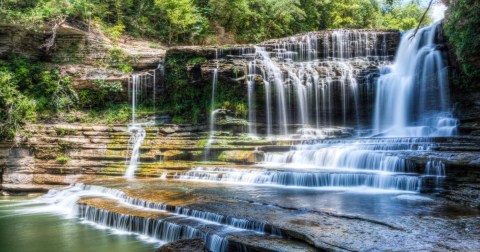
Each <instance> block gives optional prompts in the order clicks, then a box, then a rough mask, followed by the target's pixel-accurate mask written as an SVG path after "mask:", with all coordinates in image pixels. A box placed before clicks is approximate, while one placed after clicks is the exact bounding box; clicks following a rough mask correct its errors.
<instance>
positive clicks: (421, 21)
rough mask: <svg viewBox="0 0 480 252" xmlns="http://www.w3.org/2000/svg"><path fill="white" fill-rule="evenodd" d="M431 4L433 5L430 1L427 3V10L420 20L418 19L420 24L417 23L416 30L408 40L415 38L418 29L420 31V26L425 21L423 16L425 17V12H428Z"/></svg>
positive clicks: (431, 0)
mask: <svg viewBox="0 0 480 252" xmlns="http://www.w3.org/2000/svg"><path fill="white" fill-rule="evenodd" d="M432 3H433V0H430V3H428V7H427V9H426V10H425V12H424V13H423V16H422V19H420V22H418V26H417V28H415V32H414V33H413V34H412V35H411V36H410V38H408V39H412V38H414V37H415V35H417V32H418V29H420V25H422V23H423V20H424V19H425V16H426V15H427V12H428V11H429V10H430V7H432Z"/></svg>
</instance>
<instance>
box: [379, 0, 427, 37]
mask: <svg viewBox="0 0 480 252" xmlns="http://www.w3.org/2000/svg"><path fill="white" fill-rule="evenodd" d="M387 2H388V3H386V6H385V11H384V15H383V20H382V26H383V27H385V28H390V29H397V30H401V31H404V30H410V29H413V28H415V27H417V26H418V23H419V22H420V19H421V17H422V15H423V13H424V12H425V9H423V8H419V7H418V5H417V4H416V3H415V2H411V3H408V4H406V5H405V4H403V3H402V2H401V1H395V0H393V1H392V0H390V1H387ZM430 23H432V19H431V18H430V17H429V16H428V15H427V16H426V17H425V20H423V23H422V25H428V24H430Z"/></svg>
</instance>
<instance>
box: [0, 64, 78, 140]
mask: <svg viewBox="0 0 480 252" xmlns="http://www.w3.org/2000/svg"><path fill="white" fill-rule="evenodd" d="M77 102H78V98H77V95H76V93H75V91H74V90H73V89H72V87H71V85H70V78H68V77H65V76H62V75H61V74H60V73H59V72H58V71H57V70H55V69H48V68H47V67H46V66H44V65H42V64H38V63H35V62H31V61H30V60H28V59H26V58H12V59H10V60H9V61H8V62H3V61H0V138H13V137H14V135H15V133H16V132H18V131H19V130H20V129H21V128H22V126H23V125H24V124H25V123H26V122H29V121H35V119H36V115H37V113H41V114H46V113H57V112H58V111H69V110H70V109H72V108H74V107H75V106H76V104H77Z"/></svg>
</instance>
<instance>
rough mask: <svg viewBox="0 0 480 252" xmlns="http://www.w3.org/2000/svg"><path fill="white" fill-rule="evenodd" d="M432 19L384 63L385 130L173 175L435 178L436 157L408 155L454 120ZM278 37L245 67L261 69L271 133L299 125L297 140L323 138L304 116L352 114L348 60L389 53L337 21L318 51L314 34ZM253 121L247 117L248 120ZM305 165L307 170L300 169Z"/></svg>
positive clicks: (343, 183) (379, 120)
mask: <svg viewBox="0 0 480 252" xmlns="http://www.w3.org/2000/svg"><path fill="white" fill-rule="evenodd" d="M437 28H438V24H434V25H432V26H430V27H426V28H422V29H421V30H419V32H418V34H417V36H416V37H415V38H413V39H411V40H410V39H409V36H410V34H411V32H409V33H407V34H405V35H404V36H403V38H402V40H401V44H400V46H399V49H398V52H397V56H396V59H395V63H394V64H393V65H392V66H389V67H384V68H382V71H381V76H380V79H379V80H378V83H377V87H376V103H375V116H374V132H375V135H376V136H377V137H378V136H386V137H390V138H384V139H378V138H372V139H358V140H348V141H342V140H340V141H323V142H322V141H321V142H310V143H308V142H306V143H307V144H302V145H297V146H293V147H292V150H291V151H289V152H287V153H266V156H265V164H264V165H265V166H267V167H270V168H272V169H273V168H277V169H278V168H281V169H287V170H281V171H278V170H262V171H259V170H240V169H239V170H221V171H216V170H214V171H212V170H205V169H194V170H192V171H190V172H186V173H177V174H175V175H174V178H176V179H183V180H189V179H193V180H199V181H215V182H227V183H247V184H272V185H282V186H301V187H326V188H348V187H367V188H378V189H386V190H403V191H413V192H418V191H421V190H423V189H425V187H426V186H428V185H427V184H425V183H423V180H424V178H428V177H434V178H435V180H436V181H437V182H435V185H436V186H438V184H439V181H440V179H441V178H442V177H444V175H445V169H444V167H445V165H444V163H443V162H442V161H429V162H428V163H427V165H426V167H425V173H422V172H420V171H421V170H422V169H421V167H418V165H416V163H415V162H414V161H410V160H409V159H408V158H407V156H408V155H410V154H412V153H413V154H417V153H418V154H419V152H425V151H428V150H430V149H431V147H432V145H434V143H433V142H432V141H431V139H429V138H428V137H433V136H450V135H452V134H454V132H455V128H456V120H455V119H454V118H452V117H451V116H450V115H449V114H448V110H449V108H450V104H449V99H448V83H447V79H446V78H447V75H446V67H445V66H446V65H445V63H444V61H445V60H444V59H443V57H442V52H441V51H440V50H438V46H437V44H436V43H437V40H436V37H437V35H436V30H437ZM379 39H381V41H379ZM275 43H276V44H275V48H274V49H273V52H271V51H268V50H267V47H268V46H269V45H268V43H267V44H266V45H265V47H257V48H256V60H254V61H253V62H252V63H250V64H249V68H248V69H249V76H254V75H255V74H256V73H255V70H254V68H252V67H251V66H252V65H253V64H254V63H256V62H258V63H259V67H261V69H262V77H263V79H264V81H265V84H266V85H265V92H266V97H265V98H266V99H265V101H266V105H265V106H266V115H267V118H266V119H267V120H266V121H267V130H266V132H267V136H268V137H270V134H272V133H273V125H277V126H278V128H279V130H278V132H279V133H280V134H282V135H284V136H286V135H288V133H289V128H288V127H289V125H290V124H299V125H301V130H300V131H299V132H300V133H301V134H302V135H305V136H306V137H303V139H309V138H311V139H323V138H325V135H324V134H323V131H321V130H316V129H313V127H312V126H311V125H315V126H316V127H321V126H323V127H325V126H326V125H327V126H328V125H332V124H333V123H338V120H337V122H335V120H334V119H333V118H341V120H340V121H341V124H342V125H347V124H348V123H350V125H351V124H352V121H353V122H358V120H359V119H358V118H359V111H360V109H361V108H360V105H359V85H358V83H357V80H356V76H358V74H359V70H358V68H355V66H354V65H355V64H361V63H362V62H363V63H365V62H370V61H371V60H376V61H379V62H380V61H381V62H382V63H385V62H387V61H386V60H387V58H388V55H387V45H386V43H387V42H386V37H385V35H383V36H380V35H379V34H371V33H368V32H347V31H342V30H340V31H334V32H333V33H331V34H330V35H329V33H326V37H325V38H324V39H323V43H324V44H323V48H324V52H323V55H322V56H323V58H321V59H319V55H321V54H319V52H318V48H319V42H318V36H316V35H315V34H314V35H312V36H310V34H307V35H305V36H302V37H292V38H290V40H289V39H286V40H283V42H282V41H276V42H275ZM250 81H251V79H249V82H250ZM270 92H271V94H270ZM338 93H339V94H340V96H336V94H338ZM249 96H250V86H249ZM249 100H250V99H249ZM274 100H276V102H275V101H274ZM292 100H293V101H292ZM338 111H340V112H341V113H338ZM272 115H274V116H272ZM312 119H314V120H312ZM253 121H254V120H253V119H252V118H250V123H253ZM354 124H355V123H354ZM252 131H253V129H250V132H252ZM394 137H396V138H394ZM399 137H409V138H399ZM412 137H417V138H412ZM442 167H443V168H442ZM305 168H308V169H309V170H308V171H304V170H301V169H305ZM299 169H300V170H299Z"/></svg>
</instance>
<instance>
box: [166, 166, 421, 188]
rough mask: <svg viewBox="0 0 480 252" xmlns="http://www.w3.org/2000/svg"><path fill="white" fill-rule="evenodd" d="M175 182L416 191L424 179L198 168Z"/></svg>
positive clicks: (179, 175) (345, 172)
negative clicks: (191, 181) (189, 181)
mask: <svg viewBox="0 0 480 252" xmlns="http://www.w3.org/2000/svg"><path fill="white" fill-rule="evenodd" d="M173 177H174V179H179V180H193V181H205V182H223V183H239V184H252V185H273V186H286V187H310V188H319V189H329V190H344V189H347V190H348V189H349V188H358V187H365V188H375V189H382V190H400V191H412V192H416V191H418V190H419V189H420V185H421V178H420V177H418V176H415V175H414V174H406V173H405V174H400V173H398V174H390V173H388V172H380V171H379V172H374V171H366V170H365V171H364V172H356V171H349V170H342V171H335V169H331V170H328V169H325V171H318V170H315V171H308V170H298V171H293V170H265V169H262V170H244V169H229V168H202V167H200V168H195V169H193V170H191V171H188V172H184V173H176V174H174V176H173Z"/></svg>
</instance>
